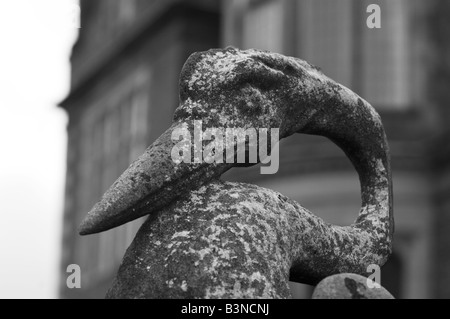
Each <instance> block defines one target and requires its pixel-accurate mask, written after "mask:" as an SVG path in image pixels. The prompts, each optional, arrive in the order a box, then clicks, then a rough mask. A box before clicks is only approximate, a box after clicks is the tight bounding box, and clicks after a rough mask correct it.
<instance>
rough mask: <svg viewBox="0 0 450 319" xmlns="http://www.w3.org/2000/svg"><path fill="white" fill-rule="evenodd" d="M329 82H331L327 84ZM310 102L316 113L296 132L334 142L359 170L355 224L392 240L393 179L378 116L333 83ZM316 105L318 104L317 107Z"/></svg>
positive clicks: (361, 101) (364, 103) (383, 133)
mask: <svg viewBox="0 0 450 319" xmlns="http://www.w3.org/2000/svg"><path fill="white" fill-rule="evenodd" d="M329 84H330V83H329ZM332 85H333V89H334V91H333V94H329V93H328V92H329V91H328V90H327V91H323V92H322V93H325V94H319V95H318V97H317V99H316V100H315V101H314V100H310V102H309V103H314V104H315V105H316V112H314V114H313V115H312V116H311V117H310V118H309V120H308V121H307V123H306V124H304V125H302V127H301V128H300V129H298V132H299V133H306V134H313V135H321V136H325V137H327V138H329V139H330V140H331V141H333V142H334V143H335V144H337V145H338V146H339V147H340V148H341V149H342V150H343V151H344V152H345V154H346V155H347V156H348V157H349V159H350V160H351V162H352V163H353V166H354V167H355V169H356V171H357V172H358V175H359V179H360V184H361V198H362V208H361V211H360V213H359V216H358V219H357V220H356V222H355V224H354V226H355V227H359V228H363V229H366V230H367V231H370V232H373V231H375V232H376V233H377V235H380V232H381V233H383V235H385V236H386V237H385V238H388V241H389V242H391V239H392V236H393V233H394V219H393V210H392V203H393V197H392V180H391V168H390V158H389V148H388V144H387V139H386V135H385V132H384V129H383V125H382V124H381V119H380V117H379V115H378V114H377V113H376V112H375V110H374V109H373V107H372V106H371V105H370V104H369V103H367V102H366V101H364V100H363V99H361V98H360V97H359V96H358V95H356V94H355V93H353V92H351V91H350V90H349V89H347V88H345V87H343V86H341V85H339V84H335V83H332ZM317 105H320V106H319V107H317Z"/></svg>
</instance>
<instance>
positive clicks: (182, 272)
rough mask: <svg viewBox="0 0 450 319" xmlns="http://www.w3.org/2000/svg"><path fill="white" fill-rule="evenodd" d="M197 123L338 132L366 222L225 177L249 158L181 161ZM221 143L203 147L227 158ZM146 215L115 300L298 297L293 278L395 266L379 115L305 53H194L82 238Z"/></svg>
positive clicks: (284, 133)
mask: <svg viewBox="0 0 450 319" xmlns="http://www.w3.org/2000/svg"><path fill="white" fill-rule="evenodd" d="M198 121H201V123H202V128H201V129H202V130H206V129H209V128H240V129H250V128H253V129H255V130H256V132H261V130H265V129H266V130H270V129H277V132H279V136H280V138H285V137H288V136H290V135H292V134H294V133H304V134H315V135H322V136H325V137H328V138H329V139H330V140H331V141H333V142H334V143H336V144H337V145H338V146H339V147H341V148H342V150H343V151H344V152H345V154H346V155H347V156H348V157H349V159H350V160H351V162H352V163H353V165H354V167H355V169H356V170H357V172H358V175H359V178H360V183H361V197H362V207H361V210H360V212H359V215H358V218H357V219H356V221H355V222H354V223H353V224H352V225H350V226H346V227H341V226H335V225H330V224H327V223H325V222H324V221H323V220H322V219H321V218H319V217H317V216H315V215H314V214H313V213H311V212H309V211H308V210H307V209H305V208H303V207H302V206H301V205H300V204H298V203H296V202H295V201H293V200H291V199H289V198H287V197H285V196H283V195H282V194H279V193H277V192H275V191H272V190H269V189H265V188H262V187H258V186H256V185H251V184H244V183H231V182H224V181H221V180H220V176H221V174H223V173H224V172H226V171H227V170H229V169H230V168H232V167H234V166H240V165H241V164H237V161H236V158H234V161H233V160H231V161H230V160H216V161H213V162H211V161H204V160H203V161H196V160H195V159H194V155H193V154H194V153H195V150H194V151H193V152H187V154H190V155H191V156H192V158H191V160H187V161H174V160H173V150H174V147H176V145H177V140H176V139H174V136H176V135H177V133H176V132H179V130H180V129H184V130H187V131H188V132H193V131H194V130H195V129H196V128H195V126H196V123H198ZM259 141H261V140H259ZM214 142H215V141H214V140H209V141H208V140H207V141H202V144H201V145H200V148H201V149H203V150H204V149H206V148H208V147H209V149H212V150H213V151H214V152H213V153H214V154H215V156H217V157H216V158H222V159H223V158H224V157H226V156H225V153H226V150H225V149H218V148H217V144H213V143H214ZM239 144H240V145H244V146H245V150H246V152H247V155H248V152H249V149H250V148H251V146H252V145H250V144H251V142H250V141H249V140H247V139H245V137H244V139H243V140H241V141H239V139H237V140H236V141H234V142H233V144H232V145H231V147H232V148H237V147H238V146H239ZM257 146H258V147H261V145H257ZM186 147H187V148H190V147H191V145H187V146H186ZM275 147H277V146H276V145H274V143H270V145H268V148H269V151H270V150H273V149H274V148H275ZM227 148H229V146H227ZM185 151H191V150H190V149H185ZM220 151H222V152H220ZM222 153H223V154H222ZM222 155H223V156H224V157H222ZM246 159H247V160H248V156H246ZM262 160H263V159H262V158H260V157H258V159H257V161H258V162H260V161H262ZM247 165H251V164H250V163H247ZM145 215H149V217H148V219H147V221H146V222H145V223H144V224H143V226H142V227H141V229H140V230H139V232H138V233H137V235H136V237H135V239H134V241H133V243H132V244H131V246H130V247H129V248H128V250H127V252H126V254H125V256H124V259H123V261H122V264H121V266H120V269H119V272H118V275H117V277H116V279H115V281H114V283H113V286H112V287H111V289H110V290H109V291H108V293H107V297H108V298H289V297H290V296H291V294H290V291H289V286H288V281H289V280H291V281H295V282H301V283H306V284H312V285H316V284H317V283H319V282H320V281H321V280H322V279H324V278H326V277H328V276H331V275H334V274H342V273H355V274H360V275H365V274H367V267H368V266H369V265H372V264H375V265H380V266H381V265H383V264H384V263H385V262H386V260H387V259H388V257H389V255H390V253H391V251H392V237H393V232H394V221H393V212H392V183H391V173H390V163H389V151H388V145H387V141H386V136H385V133H384V129H383V126H382V123H381V119H380V117H379V115H378V114H377V113H376V112H375V110H374V109H373V108H372V106H370V104H369V103H368V102H366V101H365V100H363V99H362V98H360V97H359V96H358V95H356V94H355V93H353V92H352V91H351V90H349V89H348V88H346V87H344V86H342V85H340V84H338V83H336V82H335V81H333V80H331V79H330V78H328V77H326V76H325V75H324V74H323V73H322V72H321V71H320V70H318V69H317V68H316V67H314V66H312V65H310V64H309V63H307V62H305V61H303V60H300V59H297V58H293V57H286V56H283V55H281V54H276V53H271V52H267V51H260V50H254V49H252V50H245V51H244V50H239V49H235V48H226V49H217V50H209V51H206V52H199V53H195V54H193V55H191V57H190V58H189V59H188V60H187V61H186V63H185V65H184V67H183V70H182V72H181V76H180V106H179V107H178V108H177V110H176V111H175V116H174V122H173V124H172V126H171V127H170V128H169V129H168V130H167V131H166V132H165V133H163V134H162V135H161V137H159V138H158V139H157V140H156V141H155V142H154V143H153V144H152V145H151V146H150V147H149V148H148V149H147V150H146V152H145V153H144V154H143V155H142V156H141V157H139V158H138V159H137V160H136V161H135V162H134V163H132V164H131V165H130V167H129V168H128V169H127V170H126V171H125V172H124V173H123V174H122V175H121V176H120V177H119V179H118V180H117V181H116V182H115V183H114V184H113V185H112V186H111V188H110V189H109V190H108V191H107V192H106V193H105V195H104V196H103V198H102V199H101V201H100V202H99V203H97V204H96V205H95V206H94V208H93V209H92V210H91V212H90V213H89V214H88V216H87V217H86V219H85V220H84V221H83V223H82V225H81V226H80V233H81V234H82V235H87V234H92V233H97V232H101V231H105V230H108V229H110V228H113V227H117V226H119V225H121V224H124V223H126V222H129V221H131V220H134V219H136V218H139V217H142V216H145Z"/></svg>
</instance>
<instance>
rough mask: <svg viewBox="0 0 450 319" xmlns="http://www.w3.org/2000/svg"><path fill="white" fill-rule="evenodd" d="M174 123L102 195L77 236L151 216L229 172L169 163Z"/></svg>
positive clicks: (219, 166) (217, 167) (214, 166)
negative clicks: (184, 195) (191, 191)
mask: <svg viewBox="0 0 450 319" xmlns="http://www.w3.org/2000/svg"><path fill="white" fill-rule="evenodd" d="M179 127H180V124H179V123H174V124H173V125H172V126H171V127H170V128H169V129H168V130H167V131H166V132H164V133H163V134H162V135H161V136H160V137H159V138H158V139H157V140H156V141H155V142H154V143H153V144H152V145H151V146H150V147H149V148H148V149H147V150H146V151H145V153H144V154H143V155H141V156H140V157H139V158H138V159H137V160H136V161H135V162H134V163H132V164H131V165H130V167H129V168H128V169H127V170H126V171H125V172H124V173H123V174H122V175H121V176H120V177H119V178H118V179H117V181H116V182H115V183H114V184H113V185H112V186H111V187H110V188H109V190H108V191H107V192H106V193H105V194H104V195H103V197H102V199H101V200H100V202H98V203H97V204H96V205H95V206H94V207H93V208H92V210H91V211H90V212H89V213H88V215H87V217H86V218H85V219H84V220H83V222H82V223H81V225H80V227H79V233H80V235H89V234H94V233H99V232H102V231H105V230H108V229H111V228H114V227H117V226H120V225H122V224H125V223H127V222H130V221H132V220H135V219H137V218H139V217H142V216H145V215H148V214H151V213H153V212H156V211H157V210H159V209H161V208H162V207H164V206H167V205H168V204H170V203H171V202H173V201H175V200H176V199H178V198H180V197H182V196H183V194H186V193H188V192H189V191H190V190H192V189H193V187H195V188H199V187H201V186H202V185H203V184H204V183H205V182H207V181H210V180H211V179H213V178H216V177H218V176H220V175H221V174H222V173H223V172H224V171H226V170H227V169H229V165H226V164H215V163H213V164H205V163H201V164H191V163H184V162H181V163H179V164H177V163H176V162H174V161H173V160H172V156H171V150H172V149H173V147H174V146H175V144H176V143H177V141H173V140H172V133H173V132H174V130H175V129H177V128H179Z"/></svg>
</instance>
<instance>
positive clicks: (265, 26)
mask: <svg viewBox="0 0 450 319" xmlns="http://www.w3.org/2000/svg"><path fill="white" fill-rule="evenodd" d="M283 20H284V19H283V5H282V2H281V1H279V0H265V1H251V2H250V6H249V7H248V8H247V9H246V11H245V13H244V15H243V30H242V31H243V43H244V45H245V48H246V49H247V48H258V49H262V50H269V51H274V52H282V51H283V36H282V34H283Z"/></svg>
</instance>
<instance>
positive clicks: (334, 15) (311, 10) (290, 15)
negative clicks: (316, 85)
mask: <svg viewBox="0 0 450 319" xmlns="http://www.w3.org/2000/svg"><path fill="white" fill-rule="evenodd" d="M226 3H227V4H225V8H224V14H225V17H224V21H225V25H224V28H225V30H224V42H225V43H224V45H235V46H237V47H240V48H244V49H246V48H258V49H266V50H270V51H274V52H279V53H284V54H288V55H295V56H298V57H300V58H302V59H304V60H307V61H308V62H310V63H312V64H314V65H316V66H318V67H320V68H321V69H322V70H323V72H324V73H325V74H327V75H328V76H329V77H331V78H333V79H334V80H336V81H338V82H340V83H342V84H343V85H345V86H347V87H349V88H351V89H352V90H354V91H355V92H356V93H358V94H360V95H361V96H362V97H364V98H365V99H367V100H368V101H369V102H370V103H371V104H372V105H374V106H375V107H376V108H378V109H390V110H401V109H405V108H408V107H409V106H411V105H412V104H414V103H417V102H416V101H413V99H414V98H413V97H412V95H411V94H412V92H411V91H413V90H412V89H411V87H412V86H413V85H414V84H413V82H414V81H412V77H413V76H414V74H412V73H411V72H412V71H411V70H414V71H415V72H417V70H416V69H417V67H415V68H413V67H412V59H411V56H410V55H411V45H412V44H411V41H410V38H411V34H410V33H411V26H410V25H409V24H410V19H411V16H412V12H413V10H416V9H417V4H416V2H410V1H408V0H396V1H388V0H376V1H374V0H361V1H359V0H358V1H356V0H298V1H292V0H246V1H226ZM371 3H377V4H379V5H380V7H381V9H382V12H381V19H382V20H381V25H382V27H381V29H369V28H368V27H367V25H366V20H367V17H368V13H367V12H366V9H367V6H368V5H369V4H371Z"/></svg>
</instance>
